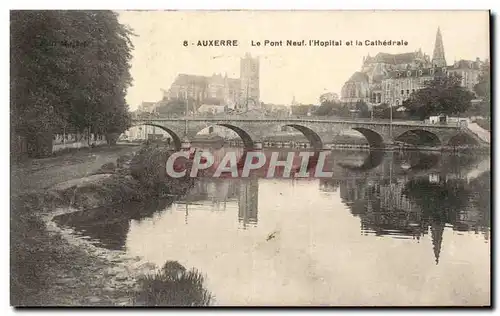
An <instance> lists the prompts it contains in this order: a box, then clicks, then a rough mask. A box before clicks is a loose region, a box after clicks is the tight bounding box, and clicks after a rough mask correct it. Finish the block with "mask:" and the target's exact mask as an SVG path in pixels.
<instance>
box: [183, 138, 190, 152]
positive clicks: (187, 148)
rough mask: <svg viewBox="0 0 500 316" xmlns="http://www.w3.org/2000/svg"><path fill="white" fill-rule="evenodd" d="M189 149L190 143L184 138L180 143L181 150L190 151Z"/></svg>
mask: <svg viewBox="0 0 500 316" xmlns="http://www.w3.org/2000/svg"><path fill="white" fill-rule="evenodd" d="M190 149H191V141H190V140H189V139H187V138H184V139H183V140H182V143H181V150H190Z"/></svg>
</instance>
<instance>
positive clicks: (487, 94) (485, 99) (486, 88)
mask: <svg viewBox="0 0 500 316" xmlns="http://www.w3.org/2000/svg"><path fill="white" fill-rule="evenodd" d="M474 92H475V93H476V95H477V96H478V97H480V98H481V99H482V101H481V103H479V104H478V105H477V107H476V108H475V109H474V110H475V111H474V114H477V115H483V116H487V117H490V116H491V72H490V64H489V62H487V63H484V64H483V65H482V67H481V72H480V73H479V78H478V83H477V84H476V85H475V86H474Z"/></svg>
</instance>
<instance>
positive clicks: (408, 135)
mask: <svg viewBox="0 0 500 316" xmlns="http://www.w3.org/2000/svg"><path fill="white" fill-rule="evenodd" d="M394 140H395V141H400V142H403V143H407V144H411V145H427V146H433V147H435V146H440V145H441V140H440V139H439V137H438V136H437V135H436V134H434V133H433V132H429V131H427V130H424V129H411V130H409V131H406V132H404V133H402V134H400V135H399V136H397V137H396V138H395V139H394Z"/></svg>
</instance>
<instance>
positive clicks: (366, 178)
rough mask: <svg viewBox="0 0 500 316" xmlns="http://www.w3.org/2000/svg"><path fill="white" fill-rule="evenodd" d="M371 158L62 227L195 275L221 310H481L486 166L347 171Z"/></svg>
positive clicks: (71, 219)
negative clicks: (326, 173) (320, 173)
mask: <svg viewBox="0 0 500 316" xmlns="http://www.w3.org/2000/svg"><path fill="white" fill-rule="evenodd" d="M366 161H372V162H373V161H377V159H373V157H372V158H367V153H352V152H350V153H342V152H339V153H337V152H334V153H333V154H332V157H331V158H330V160H329V161H327V164H326V165H327V167H328V168H330V170H332V171H333V174H334V175H333V177H332V178H331V179H294V180H292V179H262V178H260V179H259V178H257V177H253V178H248V179H212V178H200V179H197V182H196V183H195V184H194V187H193V188H191V189H190V190H189V191H188V192H187V193H186V194H185V195H184V196H183V197H180V198H177V199H175V200H172V199H171V200H159V201H154V202H148V203H136V204H128V205H123V206H117V207H114V208H108V209H106V210H102V209H101V210H93V211H85V212H78V213H74V214H69V215H63V216H59V217H58V218H57V222H58V223H59V224H61V225H64V226H72V227H74V228H75V230H76V231H78V232H79V234H81V235H85V236H88V237H90V238H91V239H94V240H96V241H98V242H99V243H100V245H101V246H102V247H107V248H110V249H123V250H125V251H127V252H129V253H131V254H132V255H140V256H143V257H146V258H147V259H148V260H151V261H153V262H155V263H157V264H162V263H164V262H165V261H166V260H179V261H180V262H181V263H182V264H183V265H186V266H188V267H189V266H194V267H197V268H199V269H201V270H202V271H203V272H204V273H206V274H207V277H208V279H207V281H208V283H209V289H210V291H212V292H213V293H214V295H215V296H216V298H218V302H219V304H282V303H283V304H284V303H288V304H315V303H316V304H341V305H342V304H368V305H370V304H384V303H385V304H403V305H404V304H413V303H415V304H426V303H427V304H445V305H447V304H448V305H453V304H459V305H460V304H468V303H471V302H472V303H485V304H487V302H488V297H489V263H488V262H489V246H488V245H486V246H481V243H482V244H484V243H488V242H489V234H490V212H491V210H490V204H491V203H490V179H491V175H490V171H489V158H487V159H486V160H481V159H480V158H478V157H476V158H471V157H467V156H462V157H460V156H445V155H441V154H438V155H436V154H422V153H420V154H419V153H417V152H412V153H388V154H385V155H384V156H383V159H382V161H380V162H377V163H376V164H373V165H372V166H371V167H370V168H367V169H366V170H359V169H357V168H354V169H356V170H352V169H351V168H346V167H345V166H347V165H349V166H356V165H358V166H362V165H363V164H365V162H366ZM365 166H366V164H365ZM477 237H480V239H478V238H477ZM434 269H443V270H434ZM370 271H371V272H370ZM373 271H377V273H373ZM436 271H439V272H436ZM444 271H446V272H444ZM478 271H481V272H478ZM433 273H435V274H434V275H433V276H431V275H432V274H433ZM391 280H392V281H391ZM386 283H387V284H386ZM332 284H335V287H331V286H330V285H332ZM394 284H398V286H397V287H396V286H395V285H394ZM402 287H404V291H402V290H401V289H402ZM339 288H340V290H338V289H339ZM422 288H425V289H426V291H427V292H425V291H424V292H422ZM472 288H474V290H471V289H472ZM336 289H337V290H336ZM360 289H363V290H362V291H361V290H360ZM373 293H378V296H376V297H374V295H373ZM423 293H425V295H424V294H423ZM296 297H298V298H296Z"/></svg>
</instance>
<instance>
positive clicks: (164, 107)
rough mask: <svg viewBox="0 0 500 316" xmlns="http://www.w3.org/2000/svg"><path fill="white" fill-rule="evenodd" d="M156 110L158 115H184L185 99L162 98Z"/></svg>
mask: <svg viewBox="0 0 500 316" xmlns="http://www.w3.org/2000/svg"><path fill="white" fill-rule="evenodd" d="M156 112H157V113H159V114H160V115H184V114H185V113H186V101H185V100H181V99H172V100H168V101H167V100H162V101H161V102H160V105H159V106H158V107H157V109H156Z"/></svg>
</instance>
